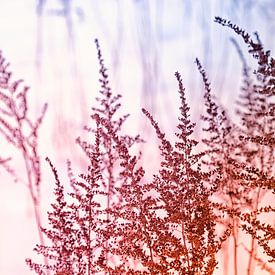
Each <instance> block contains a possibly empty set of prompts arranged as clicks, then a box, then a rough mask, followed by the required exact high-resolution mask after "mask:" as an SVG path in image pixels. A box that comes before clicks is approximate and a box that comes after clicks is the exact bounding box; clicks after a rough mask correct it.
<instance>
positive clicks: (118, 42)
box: [0, 0, 275, 275]
mask: <svg viewBox="0 0 275 275" xmlns="http://www.w3.org/2000/svg"><path fill="white" fill-rule="evenodd" d="M217 15H218V16H221V17H224V18H226V19H230V20H231V21H232V22H234V23H236V24H238V25H239V26H241V27H243V28H244V29H245V30H246V31H248V32H250V33H253V32H254V31H257V32H258V33H259V34H260V37H261V40H262V42H263V43H264V45H265V47H266V48H267V49H270V50H272V51H273V53H274V47H275V45H274V33H275V29H274V28H275V20H274V18H275V3H274V1H272V0H257V1H250V0H245V1H234V0H227V1H220V0H197V1H192V0H171V1H170V0H169V1H168V0H153V1H146V0H136V1H134V0H132V1H127V0H125V1H123V0H121V1H120V0H117V1H115V0H112V1H107V0H106V1H105V0H104V1H92V0H83V1H73V0H71V1H70V0H63V1H61V0H60V1H58V0H37V1H34V0H32V1H27V0H11V1H6V0H0V49H1V50H2V52H3V54H4V56H5V57H6V58H7V60H8V61H9V62H10V63H11V69H12V71H13V72H14V78H15V79H18V78H19V79H21V78H22V79H24V80H25V83H26V84H27V85H28V86H30V87H31V90H30V92H29V100H30V111H31V113H32V114H33V116H34V117H35V116H37V115H38V114H39V112H40V110H41V108H42V106H43V103H44V102H47V103H48V104H49V108H48V111H47V114H46V117H45V121H44V123H43V124H42V128H41V131H40V135H41V139H40V144H39V149H40V154H41V156H42V169H43V179H42V212H43V215H44V224H46V222H47V220H46V211H47V209H48V207H49V204H50V199H51V198H52V190H53V185H54V181H53V179H52V175H51V173H50V171H49V169H48V166H47V165H46V164H45V163H44V158H45V157H46V156H49V157H51V158H52V160H53V161H54V163H55V164H56V166H57V168H58V169H59V171H60V173H61V177H63V178H64V179H65V181H66V172H64V173H62V171H66V164H65V162H66V159H67V158H70V159H72V161H73V163H74V165H75V167H78V166H81V164H82V163H83V159H82V157H80V156H79V152H80V151H79V150H78V149H77V147H76V146H75V138H76V137H77V136H79V135H81V134H82V127H83V125H85V124H87V123H89V114H90V107H91V106H92V105H93V104H94V103H95V101H94V98H95V96H96V93H97V91H98V89H99V83H98V77H99V76H98V62H97V55H96V50H95V45H94V43H93V41H94V39H95V38H98V39H99V41H100V44H101V47H102V51H103V55H104V59H105V61H106V62H105V63H106V65H107V67H108V68H109V74H110V77H111V81H112V82H111V86H112V87H113V91H114V92H115V93H121V94H122V95H123V101H122V102H123V107H122V109H123V111H125V113H128V112H129V113H131V117H130V119H129V123H128V126H127V129H125V130H126V131H128V132H130V133H137V132H140V133H141V134H143V137H144V138H145V139H146V140H147V141H148V142H147V144H146V145H144V146H146V148H147V150H146V151H145V154H144V161H147V163H148V160H150V163H151V165H152V167H150V168H151V169H152V171H154V166H155V165H154V164H155V163H157V156H156V155H154V152H155V149H156V148H157V145H156V144H155V137H154V135H153V131H152V129H151V127H150V126H149V123H148V122H145V120H144V116H143V115H142V113H141V107H145V108H147V109H148V110H149V111H151V112H152V113H153V114H155V116H156V119H157V120H158V121H159V122H160V125H161V127H163V128H164V129H166V130H167V132H168V133H169V134H172V133H173V132H174V130H175V125H176V117H177V107H178V103H179V100H178V98H177V94H176V90H177V83H176V81H175V79H174V72H175V71H180V72H181V73H182V76H183V79H184V85H185V87H186V91H187V98H188V101H189V103H190V105H191V113H192V118H193V119H194V120H195V121H198V119H199V117H200V114H201V106H202V94H203V89H202V84H201V81H200V76H199V74H198V72H197V70H196V66H195V64H194V60H195V58H196V57H198V58H199V59H200V60H201V63H202V64H203V65H204V67H205V68H206V70H207V74H208V76H209V79H210V81H211V82H212V86H213V91H214V92H215V94H216V96H217V98H218V99H219V101H220V102H221V103H222V104H223V105H224V106H225V107H226V108H227V109H228V110H229V113H230V114H231V115H232V116H234V102H235V100H236V96H237V92H238V91H239V86H240V71H241V63H240V61H239V58H238V55H237V53H236V49H235V47H233V45H232V43H231V42H230V39H229V38H230V37H231V36H232V35H233V33H232V32H230V31H229V30H227V29H225V28H222V27H221V26H219V25H217V24H215V23H214V22H213V21H214V17H215V16H217ZM199 125H200V123H199V121H198V130H197V133H196V134H197V136H199V135H200V130H199ZM1 139H2V137H1ZM1 139H0V152H1V154H2V153H3V154H6V155H9V153H10V152H9V151H8V150H7V149H6V148H7V147H5V145H4V143H3V142H2V140H1ZM18 163H20V160H19V161H18ZM17 169H18V171H21V170H22V175H23V173H24V169H23V167H22V168H21V167H20V166H19V167H17ZM19 174H20V173H19ZM0 178H1V183H0V184H1V185H0V220H1V227H0V274H3V275H13V274H22V275H24V274H30V271H29V270H28V268H27V266H26V264H25V258H26V257H29V256H31V257H32V256H33V252H32V249H33V247H34V245H35V243H37V242H38V236H37V231H36V228H35V225H34V217H33V209H32V204H31V202H30V198H29V193H28V190H27V188H26V187H25V186H24V185H23V184H21V183H14V182H13V181H12V179H11V178H10V177H9V175H7V174H6V173H5V172H3V171H2V170H0ZM34 257H35V256H34ZM240 257H243V255H241V256H240ZM217 274H222V271H219V272H217ZM240 274H242V272H241V271H240ZM257 274H261V271H258V273H257ZM263 274H264V273H263Z"/></svg>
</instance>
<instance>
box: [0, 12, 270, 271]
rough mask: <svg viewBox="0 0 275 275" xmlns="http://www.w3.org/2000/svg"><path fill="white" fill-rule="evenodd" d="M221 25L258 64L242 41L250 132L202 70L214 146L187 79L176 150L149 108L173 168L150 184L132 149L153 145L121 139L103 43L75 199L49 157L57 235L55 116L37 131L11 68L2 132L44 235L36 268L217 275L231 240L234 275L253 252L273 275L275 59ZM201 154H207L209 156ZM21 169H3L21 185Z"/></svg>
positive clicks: (243, 112) (242, 104)
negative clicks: (51, 140) (50, 148)
mask: <svg viewBox="0 0 275 275" xmlns="http://www.w3.org/2000/svg"><path fill="white" fill-rule="evenodd" d="M215 21H216V22H217V23H219V24H221V25H223V26H227V27H229V28H231V29H233V30H234V31H235V32H236V33H237V34H238V35H239V36H241V37H242V39H243V41H244V43H245V44H246V45H247V46H248V52H249V53H250V54H251V55H252V57H253V58H255V59H256V60H257V68H256V69H255V70H254V71H253V72H251V69H250V68H249V67H248V65H247V63H246V61H245V59H244V57H243V54H242V52H241V50H240V47H239V46H238V44H237V43H236V42H234V43H235V45H236V48H237V50H238V53H239V55H240V59H241V61H242V63H243V85H242V89H241V92H240V96H239V101H238V108H237V111H236V115H237V116H238V117H239V118H240V121H241V122H242V124H241V126H240V125H238V124H237V123H235V122H234V121H232V120H231V119H230V118H229V116H228V115H227V113H226V111H225V110H224V108H223V107H222V106H220V105H219V104H218V103H217V102H216V100H215V98H214V97H213V95H212V92H211V86H210V83H209V81H208V78H207V75H206V72H205V71H204V69H203V67H202V65H201V64H200V62H199V60H196V64H197V67H198V71H199V73H200V74H201V76H202V81H203V83H204V85H205V94H204V106H205V111H204V112H203V114H202V117H201V119H202V122H203V125H204V128H203V137H202V139H201V140H196V139H194V137H193V136H194V135H193V132H194V127H195V123H193V122H192V121H191V119H190V114H189V110H190V108H189V105H188V103H187V101H186V96H185V89H184V86H183V81H182V77H181V75H180V73H178V72H176V73H175V77H176V81H177V83H178V94H179V97H180V103H181V104H180V107H179V118H178V126H177V132H176V133H175V135H176V141H175V142H171V141H170V140H169V138H168V137H166V135H165V133H164V132H163V131H162V129H160V127H159V125H158V123H157V121H156V119H155V118H154V117H153V116H152V115H151V114H150V112H148V111H147V110H145V109H142V112H143V114H144V115H145V116H146V117H147V118H148V120H149V121H150V123H151V124H152V127H153V128H154V130H155V133H156V135H157V138H158V141H159V153H160V155H161V158H162V161H161V163H160V167H159V169H158V173H156V174H155V175H154V176H153V179H152V180H150V181H148V180H146V178H145V171H146V167H144V165H143V166H142V165H141V164H140V161H139V160H140V157H141V154H142V152H141V154H134V153H133V150H132V147H133V148H134V147H135V146H136V145H137V144H138V143H140V142H143V140H142V139H141V137H140V136H139V135H137V136H129V135H127V134H126V135H125V134H124V133H123V131H122V127H123V124H124V123H125V121H126V119H127V117H128V115H125V116H119V115H118V110H119V109H120V107H121V104H120V98H121V96H120V95H114V94H113V92H112V90H111V88H110V85H109V80H108V74H107V69H106V67H105V65H104V61H103V58H102V54H101V50H100V47H99V44H98V41H97V40H96V41H95V43H96V47H97V52H98V60H99V65H100V70H99V73H100V79H99V81H100V83H101V90H100V93H99V96H98V97H97V102H98V106H96V107H94V108H92V114H91V121H92V126H89V127H88V126H87V127H85V129H86V131H88V133H89V136H90V137H91V139H90V140H83V139H82V138H78V139H77V144H78V145H79V146H80V147H81V149H82V151H83V152H84V154H85V155H86V157H87V168H86V170H85V171H84V172H83V173H82V174H80V175H79V176H75V175H74V173H73V169H72V165H71V163H70V162H68V178H69V183H70V186H71V192H69V193H67V192H65V191H64V185H63V183H62V182H61V181H60V179H59V175H58V170H57V169H56V168H55V166H54V165H53V163H52V161H51V160H50V159H49V158H47V159H46V160H47V162H48V163H49V166H50V168H51V170H52V172H53V176H54V179H55V183H56V185H55V190H54V194H55V200H54V202H53V203H52V210H51V211H49V212H48V221H49V225H48V226H47V227H42V226H41V222H40V214H39V213H40V212H39V198H40V197H39V196H40V192H39V190H40V188H39V187H40V182H41V177H40V160H39V154H38V152H37V144H38V142H39V137H38V128H39V125H40V124H41V122H42V118H43V115H44V113H45V110H46V108H44V109H43V112H42V116H41V117H39V119H38V120H37V121H35V122H32V121H31V119H29V117H28V106H27V102H28V101H27V94H26V92H27V89H26V88H23V89H21V90H20V89H19V88H18V87H19V86H18V84H19V82H15V83H14V82H12V81H11V80H10V76H11V74H10V72H8V71H7V66H6V63H5V60H4V59H3V58H2V57H1V58H0V74H1V77H0V88H1V91H0V103H1V105H0V133H1V134H2V135H3V136H4V138H5V139H6V140H7V142H8V143H9V144H11V145H12V146H15V147H16V148H17V150H18V152H20V153H21V154H22V156H23V160H24V163H25V167H26V175H27V182H28V184H27V186H28V188H29V190H30V193H31V198H32V200H33V204H34V210H35V214H36V215H35V217H36V221H37V226H38V231H39V234H40V244H38V245H36V247H35V251H36V252H37V253H38V254H40V255H42V256H43V258H44V263H43V264H39V263H35V262H34V261H32V260H31V259H27V260H26V262H27V264H28V265H29V267H30V269H31V270H33V271H35V272H36V273H37V274H56V275H57V274H59V275H61V274H63V275H64V274H87V275H88V274H97V273H99V274H100V273H104V274H186V275H192V274H194V275H195V274H213V273H214V272H215V270H216V268H217V266H218V264H219V263H218V257H217V255H218V253H219V252H220V250H221V249H224V247H228V246H227V244H228V241H229V240H232V243H233V245H232V246H230V249H232V251H231V253H232V255H233V263H234V265H233V266H234V274H235V275H236V274H237V273H238V267H239V264H240V263H239V262H238V252H239V250H240V249H241V248H242V249H245V251H247V253H248V262H247V268H246V272H247V275H250V274H253V273H254V270H255V265H259V266H260V267H261V268H262V269H264V270H266V271H267V272H269V273H270V274H274V271H273V270H272V268H271V266H272V263H274V261H275V250H274V249H273V248H272V241H274V236H275V229H274V226H273V223H272V222H270V223H268V222H266V221H265V220H264V219H263V218H262V217H263V216H270V217H272V215H273V214H274V210H275V209H274V206H272V205H271V204H269V203H265V200H264V198H265V196H266V195H267V194H269V195H272V196H273V197H274V187H275V178H274V170H275V169H274V168H275V154H274V148H275V137H274V130H275V103H274V96H275V87H274V85H275V61H274V59H273V58H272V57H271V56H270V52H269V51H265V50H264V48H263V45H262V43H261V41H260V39H259V36H258V35H257V34H255V39H252V37H251V36H250V35H249V34H247V33H246V32H245V31H244V30H242V29H241V28H239V27H238V26H236V25H234V24H232V23H231V22H230V21H226V20H224V19H222V18H219V17H216V18H215ZM198 144H203V145H204V146H202V148H204V149H201V151H199V150H198V149H197V148H198ZM10 162H11V160H10V159H9V157H8V156H7V157H6V158H5V157H3V156H2V158H0V165H1V166H3V168H5V169H6V170H8V171H9V172H10V173H11V174H12V175H13V176H16V171H14V170H13V169H12V167H11V166H10ZM241 233H242V234H246V235H247V236H248V238H249V242H248V243H247V244H244V243H242V242H241V239H240V234H241ZM45 237H46V239H47V240H46V241H45V240H44V238H45ZM228 249H229V248H228Z"/></svg>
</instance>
